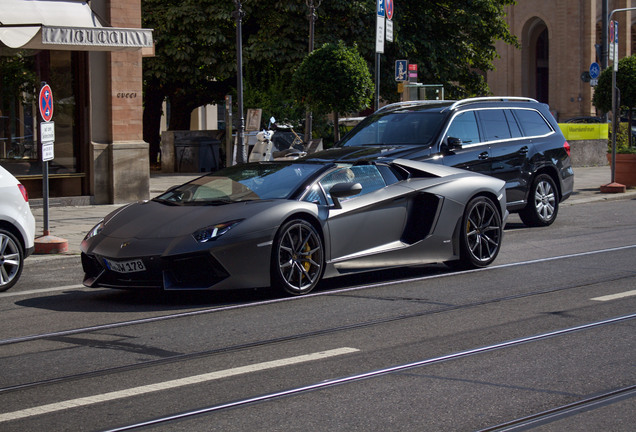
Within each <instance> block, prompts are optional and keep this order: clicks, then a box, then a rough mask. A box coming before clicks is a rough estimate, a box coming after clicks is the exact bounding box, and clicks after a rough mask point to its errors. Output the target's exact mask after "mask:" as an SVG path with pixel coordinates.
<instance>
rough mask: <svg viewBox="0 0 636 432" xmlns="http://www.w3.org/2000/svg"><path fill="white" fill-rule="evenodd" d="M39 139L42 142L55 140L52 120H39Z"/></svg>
mask: <svg viewBox="0 0 636 432" xmlns="http://www.w3.org/2000/svg"><path fill="white" fill-rule="evenodd" d="M40 140H41V141H42V142H43V143H48V142H53V141H55V123H54V122H40Z"/></svg>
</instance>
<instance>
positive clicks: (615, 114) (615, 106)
mask: <svg viewBox="0 0 636 432" xmlns="http://www.w3.org/2000/svg"><path fill="white" fill-rule="evenodd" d="M606 4H607V0H604V1H603V8H605V7H606ZM632 10H636V8H633V7H632V8H622V9H614V10H613V11H612V12H611V13H610V14H609V16H608V17H607V18H605V16H604V17H603V21H604V22H605V20H606V19H607V23H608V24H609V23H610V22H611V21H612V17H613V16H614V14H615V13H617V12H627V11H632ZM616 25H618V22H617V23H616ZM611 27H612V28H614V25H612V26H611ZM606 33H607V32H606ZM616 34H618V31H616ZM604 37H605V38H607V37H608V36H607V34H605V36H604ZM614 40H615V41H616V39H614ZM607 51H608V55H607V57H609V49H608V50H607ZM613 52H614V59H613V60H612V62H613V64H612V161H611V169H612V177H611V183H610V184H609V185H606V186H612V185H614V186H615V189H616V190H621V191H622V192H625V186H624V185H618V184H617V183H616V134H617V132H618V124H619V122H620V119H621V112H620V111H621V109H620V91H619V90H618V88H616V71H617V70H618V43H616V44H615V46H614V49H613ZM606 64H608V65H609V59H606ZM617 93H618V94H617ZM621 186H622V187H621ZM610 189H611V188H610Z"/></svg>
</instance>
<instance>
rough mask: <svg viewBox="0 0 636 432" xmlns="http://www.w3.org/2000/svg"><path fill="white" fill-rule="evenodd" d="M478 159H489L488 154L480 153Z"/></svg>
mask: <svg viewBox="0 0 636 432" xmlns="http://www.w3.org/2000/svg"><path fill="white" fill-rule="evenodd" d="M477 157H478V158H479V159H481V160H485V159H488V152H483V153H479V156H477Z"/></svg>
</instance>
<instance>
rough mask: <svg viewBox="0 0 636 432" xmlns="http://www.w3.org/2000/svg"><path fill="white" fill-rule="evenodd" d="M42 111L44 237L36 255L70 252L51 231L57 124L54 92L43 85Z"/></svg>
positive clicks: (37, 242) (40, 104) (36, 247)
mask: <svg viewBox="0 0 636 432" xmlns="http://www.w3.org/2000/svg"><path fill="white" fill-rule="evenodd" d="M38 108H39V111H40V118H41V120H42V121H41V122H40V143H41V144H42V209H43V218H44V220H43V223H42V225H43V228H44V229H43V235H42V237H38V238H36V239H35V253H39V254H47V253H60V252H66V251H67V250H68V241H66V240H64V239H63V238H59V237H55V236H51V235H50V234H51V233H50V231H49V161H50V160H53V158H54V157H55V154H54V144H55V123H53V122H52V121H51V120H52V119H53V91H52V90H51V87H50V86H49V85H48V84H46V83H42V87H41V88H40V94H39V96H38Z"/></svg>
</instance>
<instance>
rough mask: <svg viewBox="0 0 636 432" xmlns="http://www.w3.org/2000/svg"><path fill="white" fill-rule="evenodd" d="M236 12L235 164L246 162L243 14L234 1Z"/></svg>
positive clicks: (240, 6)
mask: <svg viewBox="0 0 636 432" xmlns="http://www.w3.org/2000/svg"><path fill="white" fill-rule="evenodd" d="M234 4H235V5H236V10H235V11H234V12H232V15H233V16H234V18H236V87H237V93H238V101H237V102H238V111H239V116H240V119H239V127H238V130H237V132H236V162H237V163H240V164H241V163H245V162H247V152H246V151H245V143H244V141H243V135H244V133H245V116H244V115H243V28H242V26H243V24H242V23H243V16H244V15H245V12H244V11H243V9H242V4H241V0H234ZM230 130H231V129H230Z"/></svg>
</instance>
